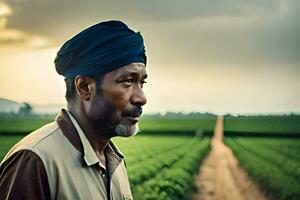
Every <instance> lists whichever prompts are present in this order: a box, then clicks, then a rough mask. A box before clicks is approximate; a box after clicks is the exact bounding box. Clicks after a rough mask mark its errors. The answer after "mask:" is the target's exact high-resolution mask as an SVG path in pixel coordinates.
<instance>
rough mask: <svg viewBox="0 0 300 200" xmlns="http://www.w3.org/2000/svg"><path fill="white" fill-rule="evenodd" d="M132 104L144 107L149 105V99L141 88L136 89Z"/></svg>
mask: <svg viewBox="0 0 300 200" xmlns="http://www.w3.org/2000/svg"><path fill="white" fill-rule="evenodd" d="M131 103H132V104H133V105H137V106H143V105H145V104H146V103H147V98H146V96H145V93H144V91H143V89H142V88H141V87H136V89H135V90H134V92H133V94H132V96H131Z"/></svg>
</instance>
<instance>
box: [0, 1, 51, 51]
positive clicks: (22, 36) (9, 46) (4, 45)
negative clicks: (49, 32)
mask: <svg viewBox="0 0 300 200" xmlns="http://www.w3.org/2000/svg"><path fill="white" fill-rule="evenodd" d="M12 14H13V11H12V9H11V8H10V7H9V6H8V5H7V4H5V3H4V2H0V44H1V46H0V51H1V52H9V51H16V50H24V49H28V48H31V49H34V48H42V47H45V46H48V45H49V43H50V39H48V38H46V37H43V36H40V35H36V34H33V33H30V32H26V31H24V30H21V29H17V28H7V23H8V18H9V17H10V16H11V15H12Z"/></svg>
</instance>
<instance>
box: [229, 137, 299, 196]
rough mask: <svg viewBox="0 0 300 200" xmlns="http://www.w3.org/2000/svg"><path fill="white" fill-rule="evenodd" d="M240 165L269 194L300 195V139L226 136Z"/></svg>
mask: <svg viewBox="0 0 300 200" xmlns="http://www.w3.org/2000/svg"><path fill="white" fill-rule="evenodd" d="M225 142H226V143H227V144H228V145H229V146H230V147H231V148H232V150H233V151H234V153H235V155H236V156H237V158H238V159H239V161H240V165H241V166H242V167H243V168H244V169H245V170H246V171H247V172H248V173H249V175H250V176H251V177H253V179H254V180H256V182H257V183H258V184H259V185H260V186H261V188H262V189H263V190H265V191H266V192H267V193H268V194H269V195H270V196H273V197H275V199H278V200H293V199H295V200H296V199H300V160H299V155H300V139H299V138H298V139H286V138H281V139H279V138H275V139H270V138H268V139H267V138H226V139H225Z"/></svg>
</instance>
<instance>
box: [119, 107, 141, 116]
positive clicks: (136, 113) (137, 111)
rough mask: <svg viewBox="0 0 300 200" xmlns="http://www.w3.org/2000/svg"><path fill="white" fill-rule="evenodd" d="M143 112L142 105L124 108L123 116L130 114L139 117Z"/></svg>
mask: <svg viewBox="0 0 300 200" xmlns="http://www.w3.org/2000/svg"><path fill="white" fill-rule="evenodd" d="M142 113H143V108H142V107H141V106H134V107H133V108H132V109H130V110H129V109H128V110H123V111H122V115H123V116H130V117H139V116H141V114H142Z"/></svg>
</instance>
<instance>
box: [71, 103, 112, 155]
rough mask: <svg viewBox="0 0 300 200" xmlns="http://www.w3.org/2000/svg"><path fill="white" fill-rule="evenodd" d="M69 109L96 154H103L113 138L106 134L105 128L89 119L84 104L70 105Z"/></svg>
mask: <svg viewBox="0 0 300 200" xmlns="http://www.w3.org/2000/svg"><path fill="white" fill-rule="evenodd" d="M67 108H68V111H69V112H70V113H72V115H73V116H74V118H75V119H76V121H77V123H78V124H79V126H80V128H81V129H82V131H83V132H84V134H85V136H86V137H87V139H88V140H89V142H90V144H91V146H92V148H93V149H94V151H95V152H96V154H103V153H104V149H105V148H106V146H107V145H108V143H109V141H110V139H111V136H107V135H106V134H105V133H106V131H105V129H104V128H103V127H104V126H99V125H97V126H96V124H95V123H94V122H93V121H91V120H90V119H89V118H88V116H87V115H86V112H85V110H84V107H83V104H82V103H71V104H70V103H68V105H67ZM101 127H102V128H101Z"/></svg>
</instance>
